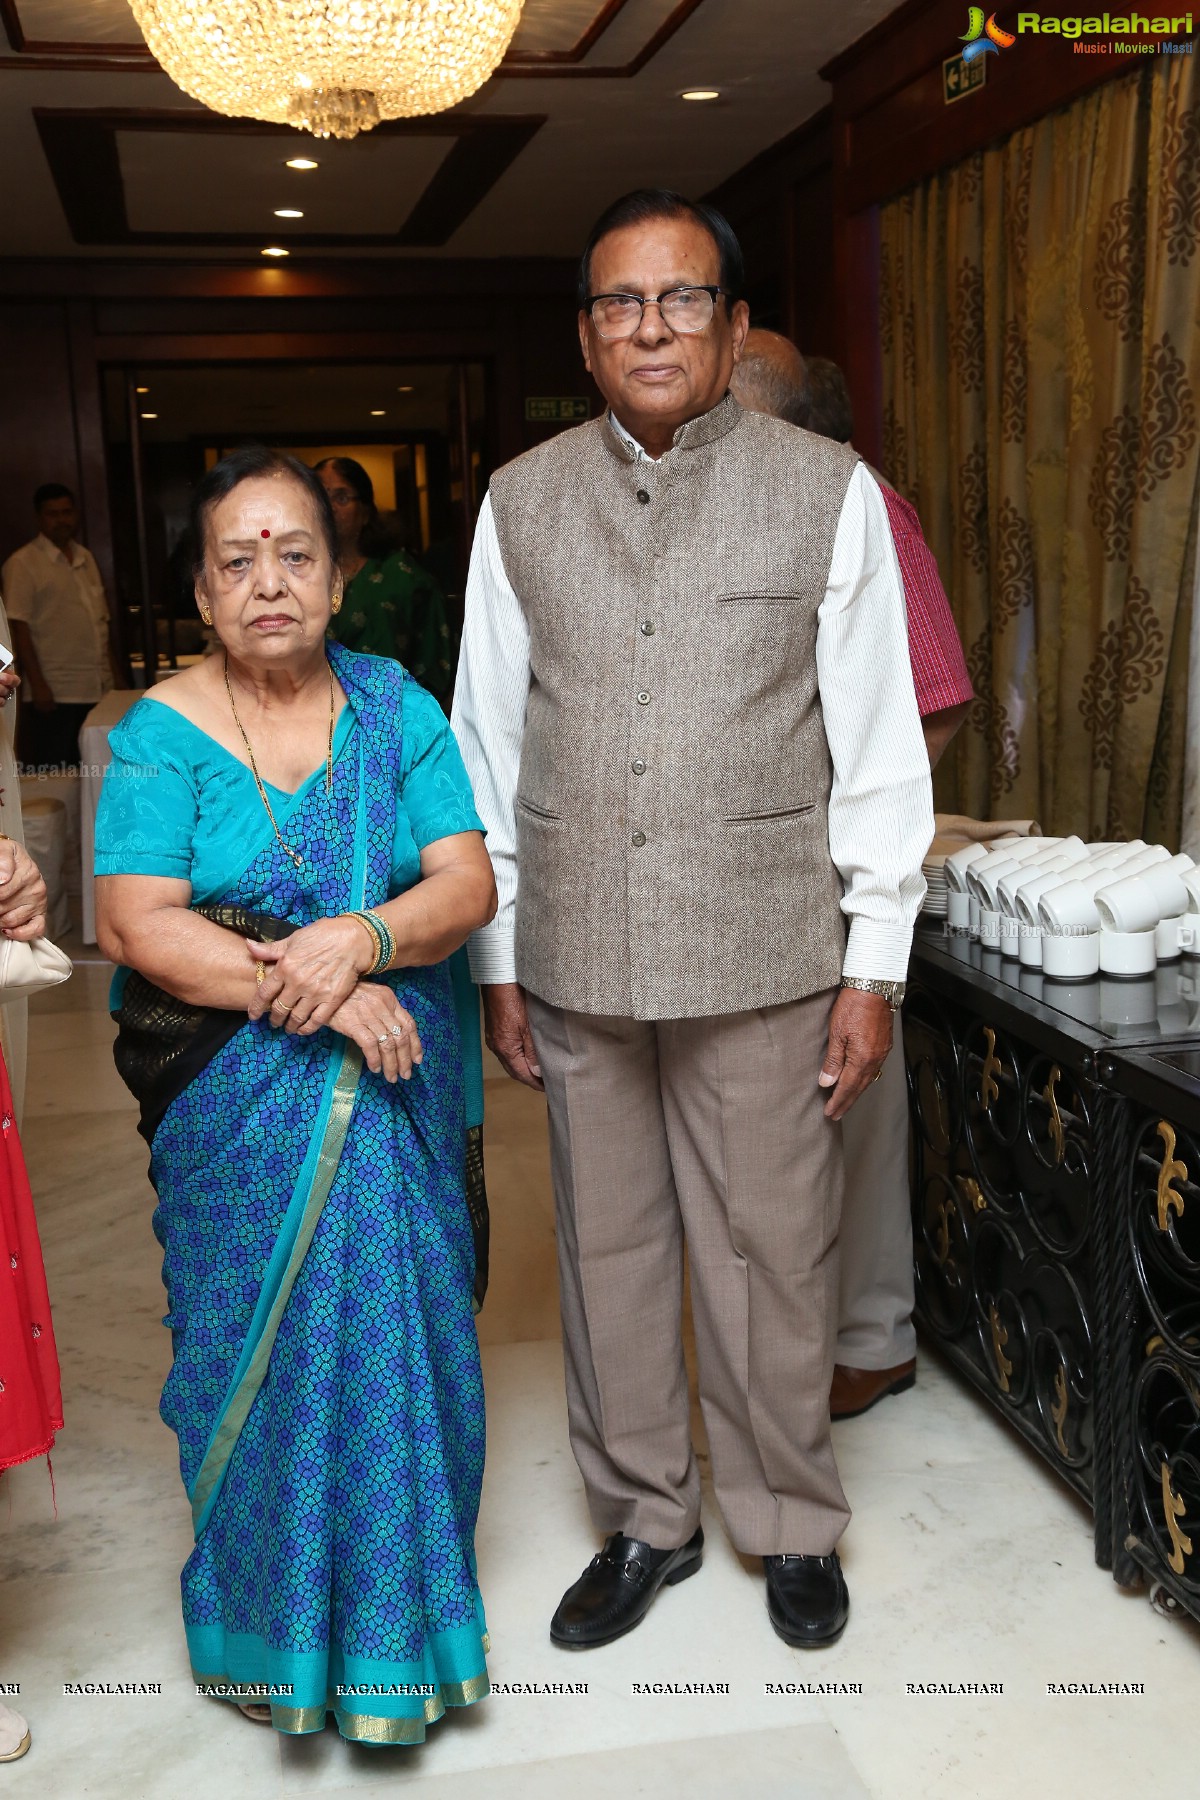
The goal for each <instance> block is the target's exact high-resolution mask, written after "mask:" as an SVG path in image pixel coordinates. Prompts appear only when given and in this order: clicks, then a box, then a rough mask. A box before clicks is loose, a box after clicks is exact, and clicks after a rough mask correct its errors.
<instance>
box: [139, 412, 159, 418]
mask: <svg viewBox="0 0 1200 1800" xmlns="http://www.w3.org/2000/svg"><path fill="white" fill-rule="evenodd" d="M142 417H143V419H157V417H158V414H157V413H143V414H142Z"/></svg>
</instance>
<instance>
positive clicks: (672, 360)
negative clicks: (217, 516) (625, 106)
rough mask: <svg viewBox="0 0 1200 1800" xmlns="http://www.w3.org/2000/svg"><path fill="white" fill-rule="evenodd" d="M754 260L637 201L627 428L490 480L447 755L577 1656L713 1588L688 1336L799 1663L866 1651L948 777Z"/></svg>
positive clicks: (593, 278)
mask: <svg viewBox="0 0 1200 1800" xmlns="http://www.w3.org/2000/svg"><path fill="white" fill-rule="evenodd" d="M741 283H742V262H741V252H740V250H739V248H738V244H737V240H736V238H735V237H734V235H733V233H732V231H731V230H730V228H729V226H728V224H727V223H726V221H725V220H724V219H723V218H722V217H721V216H720V214H718V213H716V212H714V211H713V210H712V209H711V208H708V207H705V206H698V205H693V204H692V203H690V202H688V201H686V200H684V199H683V198H682V197H681V196H679V195H678V194H671V193H667V192H665V191H661V190H642V191H639V192H637V193H634V194H630V195H626V196H625V197H624V198H623V199H622V200H619V201H617V202H616V203H615V204H614V205H613V206H612V207H610V208H609V209H608V211H607V212H606V213H605V214H604V215H603V216H602V218H601V219H600V220H599V221H598V222H597V224H596V226H595V227H594V229H593V231H592V234H591V238H590V240H589V242H588V245H587V248H586V250H585V252H584V256H583V259H582V264H581V271H580V289H579V333H580V342H581V345H582V348H583V356H584V361H585V363H586V365H587V367H588V369H589V370H590V371H591V373H592V375H593V377H594V379H595V381H596V384H597V386H598V387H599V389H600V391H601V393H602V394H603V396H604V398H605V400H606V401H607V403H608V406H607V411H606V413H605V416H604V417H603V418H602V419H599V420H595V421H592V422H589V423H588V424H586V425H582V426H579V427H578V428H576V429H574V430H571V431H566V432H563V433H562V434H561V435H560V436H558V437H556V438H554V439H552V440H551V441H550V442H549V443H547V444H543V445H541V446H539V447H538V448H537V449H535V450H532V451H530V452H529V453H528V454H526V455H525V456H522V457H518V459H517V460H516V461H515V462H513V463H510V464H509V465H508V466H507V467H506V468H504V469H501V470H500V471H498V473H497V474H496V475H495V476H494V477H493V479H492V484H491V491H490V494H489V497H488V500H487V501H486V502H485V504H484V507H483V509H482V511H481V514H480V519H479V526H478V531H477V534H476V539H475V546H474V551H473V555H472V562H471V573H470V579H469V582H468V587H467V606H466V623H465V631H464V637H463V650H462V660H461V663H460V667H459V678H458V687H457V691H456V694H455V702H454V714H453V722H454V726H455V729H456V731H457V734H458V738H459V742H460V744H461V746H462V751H463V755H464V757H465V759H466V763H467V768H468V770H469V772H470V774H471V777H472V781H473V784H474V789H475V797H476V803H477V805H478V807H479V810H480V813H481V815H482V817H483V819H484V821H485V823H486V824H487V826H488V829H489V834H490V836H489V847H490V849H491V852H492V857H493V861H494V864H495V868H496V876H497V883H498V887H499V893H500V908H499V911H498V913H497V916H496V919H495V920H494V922H493V923H492V925H490V926H488V927H487V928H485V929H484V930H483V931H481V932H479V933H478V934H477V935H476V937H475V938H474V939H473V940H472V942H471V945H470V955H471V961H472V967H473V970H474V973H475V976H476V979H477V980H478V981H479V982H480V983H481V984H483V989H484V1011H485V1018H486V1024H487V1037H488V1042H489V1044H490V1046H491V1047H492V1049H493V1050H494V1051H495V1053H496V1055H497V1056H498V1057H499V1058H500V1060H501V1062H502V1063H503V1064H504V1066H505V1067H506V1068H507V1070H508V1072H509V1073H510V1074H511V1075H513V1076H514V1077H515V1078H516V1079H517V1080H519V1081H524V1082H526V1083H527V1084H528V1085H530V1086H532V1087H539V1088H540V1087H542V1086H544V1088H545V1092H546V1099H547V1103H548V1110H549V1119H550V1143H551V1162H552V1169H553V1177H554V1188H555V1201H556V1207H557V1219H558V1250H559V1277H560V1286H561V1296H562V1314H563V1334H564V1344H565V1358H566V1378H567V1399H568V1410H569V1417H570V1430H571V1443H572V1448H573V1449H574V1452H575V1456H576V1460H577V1462H578V1464H579V1468H580V1472H581V1474H582V1476H583V1481H584V1485H585V1488H586V1490H587V1497H588V1501H589V1505H590V1507H591V1512H592V1517H593V1520H594V1522H595V1524H596V1526H597V1528H598V1530H599V1531H600V1532H602V1533H604V1534H606V1541H605V1543H604V1547H603V1549H602V1550H601V1551H600V1553H599V1554H598V1555H597V1556H596V1557H594V1558H593V1560H592V1562H591V1563H590V1564H589V1565H588V1567H587V1568H586V1569H585V1570H584V1572H583V1575H582V1576H581V1577H580V1579H579V1580H578V1581H576V1582H575V1583H574V1584H573V1585H572V1586H571V1587H570V1588H569V1589H568V1590H567V1592H566V1594H565V1595H564V1596H563V1599H562V1601H561V1603H560V1605H559V1607H558V1610H557V1611H556V1612H555V1614H554V1617H553V1620H552V1622H551V1627H550V1633H551V1637H552V1638H553V1640H554V1641H555V1642H556V1643H558V1644H560V1645H562V1646H563V1647H565V1648H569V1649H586V1648H591V1647H593V1646H596V1645H599V1644H604V1643H608V1642H610V1641H611V1640H612V1639H614V1638H616V1637H619V1636H621V1635H622V1633H624V1632H626V1631H629V1630H631V1629H633V1627H634V1626H636V1625H637V1624H638V1623H639V1622H640V1621H641V1619H642V1618H643V1617H644V1616H645V1613H646V1611H647V1610H648V1608H649V1606H650V1604H651V1602H652V1601H653V1599H654V1597H655V1595H656V1594H657V1593H658V1592H659V1590H660V1589H661V1588H662V1587H663V1586H664V1585H673V1584H674V1583H676V1582H679V1581H682V1580H684V1579H686V1578H687V1577H688V1576H689V1575H692V1574H694V1573H695V1572H696V1571H697V1570H698V1569H699V1567H700V1561H701V1555H702V1548H703V1534H702V1532H701V1528H700V1482H699V1475H698V1472H697V1466H696V1458H695V1454H694V1451H693V1446H692V1441H691V1435H690V1430H689V1423H688V1389H687V1376H686V1371H685V1366H684V1356H683V1345H682V1332H681V1314H682V1289H683V1251H684V1245H685V1243H686V1246H687V1252H688V1262H689V1269H690V1275H691V1296H692V1311H693V1318H694V1323H695V1331H696V1349H697V1359H698V1364H699V1381H700V1398H701V1405H702V1408H703V1413H704V1420H705V1426H706V1429H707V1434H708V1441H709V1449H710V1453H711V1458H712V1469H713V1480H714V1485H715V1488H716V1495H717V1499H718V1501H719V1504H720V1507H721V1511H722V1513H723V1515H724V1519H725V1524H726V1527H727V1529H728V1531H729V1534H730V1536H731V1538H732V1539H733V1542H734V1544H735V1546H736V1548H737V1549H738V1550H739V1551H741V1552H742V1553H743V1554H746V1555H752V1556H761V1557H762V1558H763V1561H764V1564H765V1567H766V1582H767V1603H768V1609H769V1613H770V1618H771V1622H772V1624H773V1625H774V1627H775V1629H776V1631H777V1632H778V1633H779V1635H780V1636H781V1637H783V1638H784V1639H785V1640H786V1641H787V1642H788V1643H790V1644H798V1645H804V1646H814V1645H820V1644H827V1643H832V1642H833V1641H834V1640H835V1639H836V1638H837V1637H838V1636H840V1634H841V1632H842V1630H843V1628H844V1626H845V1623H846V1619H847V1615H848V1611H849V1599H848V1595H847V1592H846V1585H845V1581H844V1579H843V1576H842V1571H841V1566H840V1563H839V1561H838V1556H837V1548H836V1546H837V1543H838V1540H839V1538H840V1537H841V1535H842V1532H843V1531H844V1529H845V1526H846V1523H847V1520H848V1518H849V1508H848V1507H847V1504H846V1499H845V1496H844V1494H843V1492H842V1487H841V1483H840V1481H839V1479H838V1472H837V1467H836V1464H835V1462H834V1457H833V1449H832V1444H831V1439H830V1423H829V1384H830V1376H831V1372H832V1366H833V1345H834V1330H835V1326H836V1304H837V1233H838V1219H839V1213H840V1210H841V1199H842V1169H841V1141H840V1129H839V1123H838V1122H839V1120H840V1119H841V1118H842V1117H843V1116H844V1115H845V1113H846V1112H847V1110H848V1109H849V1107H850V1106H852V1105H853V1103H854V1101H855V1100H856V1099H857V1098H858V1096H859V1095H860V1094H861V1093H862V1092H863V1090H864V1088H865V1087H866V1085H867V1084H868V1083H869V1082H870V1081H872V1080H874V1079H875V1077H876V1076H877V1074H878V1072H879V1070H880V1068H881V1067H882V1064H883V1060H884V1058H885V1057H886V1055H887V1052H888V1049H889V1047H890V1044H891V1037H892V1012H893V1011H894V1009H895V1007H896V1005H897V1004H898V1003H899V999H900V997H901V994H902V983H903V979H904V974H905V969H906V967H907V962H908V953H909V946H910V940H911V935H912V925H913V920H914V918H915V915H916V912H917V909H918V907H919V905H920V901H921V897H922V894H923V884H922V880H921V873H920V866H921V859H922V857H923V855H924V852H925V850H926V847H927V846H928V844H929V840H930V837H931V836H932V832H933V814H932V799H931V790H930V781H929V764H928V760H927V758H926V756H925V749H924V744H923V741H922V737H921V727H920V722H919V719H918V716H917V707H916V701H915V698H914V695H913V687H912V681H911V679H910V677H909V673H908V652H907V640H906V633H905V616H904V598H903V593H902V589H901V584H900V575H899V571H898V568H897V565H896V559H895V554H894V551H893V549H892V544H891V537H890V534H889V531H888V523H887V515H886V512H885V510H884V506H883V502H882V500H881V498H880V495H879V491H878V489H877V487H876V486H875V483H874V482H873V481H872V480H871V478H870V476H869V475H868V474H867V473H866V471H865V469H864V468H863V466H862V464H861V462H860V460H859V458H858V457H857V456H856V455H855V454H854V452H853V451H851V450H849V449H847V448H845V447H843V446H840V445H835V444H833V443H830V442H829V441H827V440H824V439H818V438H815V437H812V436H811V435H809V434H808V433H805V432H801V431H796V430H795V429H793V428H792V427H791V426H788V425H785V424H783V423H781V422H780V421H778V420H775V419H771V418H768V417H766V416H764V415H761V414H756V413H748V412H744V411H743V410H742V409H741V407H740V406H739V405H738V404H737V402H736V401H735V400H734V399H733V398H732V397H731V395H730V394H729V392H728V388H729V380H730V375H731V373H732V370H733V366H734V363H735V362H736V360H737V358H738V356H739V355H740V352H741V346H742V343H743V341H744V338H745V334H746V329H747V324H748V318H747V310H746V306H745V303H744V302H743V301H742V300H741V298H740V288H741Z"/></svg>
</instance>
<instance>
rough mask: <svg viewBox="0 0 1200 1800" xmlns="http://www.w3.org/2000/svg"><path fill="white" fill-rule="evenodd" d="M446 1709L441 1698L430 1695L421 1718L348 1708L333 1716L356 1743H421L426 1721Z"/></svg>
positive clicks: (431, 1720)
mask: <svg viewBox="0 0 1200 1800" xmlns="http://www.w3.org/2000/svg"><path fill="white" fill-rule="evenodd" d="M433 1708H436V1711H434V1710H431V1709H433ZM445 1710H446V1709H445V1707H444V1706H443V1705H442V1704H441V1702H440V1701H438V1700H433V1699H430V1700H426V1702H425V1715H424V1717H423V1718H420V1719H381V1718H378V1717H377V1716H376V1715H375V1714H374V1713H345V1712H335V1714H334V1717H335V1718H336V1720H337V1728H338V1730H339V1731H340V1732H341V1734H342V1736H343V1737H344V1738H349V1739H350V1740H351V1742H352V1743H355V1744H422V1743H424V1741H425V1727H426V1725H432V1724H434V1723H435V1722H436V1721H437V1720H438V1719H440V1718H441V1717H442V1714H443V1713H444V1712H445Z"/></svg>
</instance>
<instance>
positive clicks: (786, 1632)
mask: <svg viewBox="0 0 1200 1800" xmlns="http://www.w3.org/2000/svg"><path fill="white" fill-rule="evenodd" d="M763 1568H764V1569H765V1570H766V1572H767V1611H768V1613H769V1614H770V1616H771V1623H772V1625H773V1626H774V1627H775V1630H776V1631H777V1632H778V1634H779V1636H780V1637H781V1638H782V1639H783V1641H784V1643H785V1644H795V1645H796V1647H797V1648H798V1649H800V1650H819V1649H821V1648H823V1647H824V1645H826V1644H836V1643H837V1640H838V1639H839V1638H840V1637H841V1635H842V1633H843V1631H845V1629H846V1620H847V1619H848V1618H849V1617H850V1595H849V1593H848V1591H847V1588H846V1579H845V1576H844V1575H843V1574H842V1565H841V1563H840V1562H839V1561H838V1553H837V1551H836V1550H835V1551H834V1553H833V1555H832V1556H764V1557H763Z"/></svg>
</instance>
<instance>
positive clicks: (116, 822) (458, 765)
mask: <svg viewBox="0 0 1200 1800" xmlns="http://www.w3.org/2000/svg"><path fill="white" fill-rule="evenodd" d="M401 708H402V710H401V720H400V723H401V757H400V768H399V771H398V779H397V794H396V828H395V835H394V837H393V840H392V878H391V883H390V887H389V894H388V898H389V899H394V898H395V897H396V895H397V894H403V893H406V892H407V891H408V889H409V888H411V887H413V886H415V884H416V883H417V882H418V881H419V880H420V876H421V851H422V850H423V849H424V848H425V846H426V845H427V844H432V843H436V841H437V840H438V839H439V838H444V837H451V836H453V835H454V834H455V833H456V832H460V831H480V832H481V831H482V830H483V824H482V822H481V820H480V818H479V815H478V813H477V812H476V811H475V802H474V798H473V796H472V793H471V784H470V782H469V781H468V779H467V772H466V770H465V769H464V767H463V763H462V757H461V756H460V755H459V750H458V745H457V744H456V743H455V741H454V736H453V734H452V732H451V730H450V726H449V724H448V723H447V721H446V715H445V713H443V711H442V709H441V707H440V706H439V705H438V703H437V701H436V700H435V699H434V698H433V696H432V695H431V694H428V693H426V691H425V689H424V688H423V687H421V686H419V685H418V683H417V682H415V681H406V682H405V684H404V690H403V700H402V703H401ZM358 729H359V727H358V721H357V719H356V717H355V714H354V711H353V708H352V707H350V706H345V707H343V709H342V713H341V716H340V718H339V719H338V722H337V725H336V727H335V729H334V736H333V754H334V758H335V760H337V759H339V758H340V757H342V756H344V755H345V754H346V753H347V748H348V746H353V743H354V738H355V735H356V733H357V731H358ZM108 741H109V747H110V749H111V751H112V761H111V763H110V765H109V768H108V772H107V773H106V775H105V777H104V786H103V788H102V790H101V794H100V806H99V810H98V812H97V814H96V861H95V872H96V874H97V875H160V876H170V877H173V878H175V879H176V880H181V881H187V882H190V884H191V889H192V900H193V902H194V903H200V902H202V901H206V900H214V899H216V898H218V896H219V895H220V894H221V893H222V892H223V891H224V889H225V887H226V885H227V882H228V878H229V872H230V870H231V869H238V868H240V867H244V866H245V865H246V864H247V863H249V862H250V861H251V860H252V858H253V857H254V856H255V855H256V853H257V852H258V850H259V849H260V848H261V846H262V843H263V827H264V821H265V809H264V807H263V803H262V800H261V798H260V797H259V793H258V789H257V788H256V787H255V785H254V777H253V775H252V774H251V773H250V770H249V768H248V767H247V766H246V764H245V763H243V762H240V761H239V760H238V758H237V757H236V756H233V755H232V754H231V753H230V752H229V751H228V750H226V749H224V748H223V746H222V745H220V744H218V743H217V741H216V739H215V738H211V737H209V735H208V733H207V732H206V731H202V730H201V728H200V727H199V726H198V725H193V724H192V722H191V720H190V719H185V718H184V717H183V715H182V713H178V712H176V711H175V708H174V707H172V706H165V705H163V703H162V702H161V701H159V700H153V699H150V698H143V699H141V700H139V701H138V702H137V704H136V705H135V706H134V707H132V708H131V709H130V711H129V712H127V713H126V715H125V717H124V718H123V719H122V720H121V722H120V724H119V725H117V726H116V727H115V728H114V730H113V731H112V732H111V733H110V734H109V740H108ZM351 753H353V751H351ZM324 779H325V767H324V764H322V765H321V767H320V768H319V769H315V770H314V771H313V773H312V774H311V775H310V776H309V777H308V780H307V781H305V782H304V784H303V785H302V786H301V787H300V788H298V789H297V790H296V792H295V793H294V794H289V793H287V792H286V791H285V790H284V789H283V788H277V787H274V786H272V784H271V783H270V782H265V783H264V784H263V785H264V786H265V787H266V789H267V792H268V794H269V795H270V797H271V807H272V810H273V812H274V814H275V817H276V819H277V820H278V821H279V829H280V831H281V832H282V833H283V835H284V837H286V836H287V820H288V818H289V816H290V814H291V812H292V810H293V809H294V808H295V807H296V805H297V804H298V803H299V801H300V800H301V799H302V797H303V796H304V795H305V794H307V792H308V790H309V789H310V788H311V786H312V784H313V783H314V782H316V781H323V780H324ZM267 824H268V829H269V822H267ZM451 973H452V974H453V976H454V997H455V1002H456V1005H457V1007H458V1012H459V1023H460V1026H461V1028H462V1037H463V1059H464V1065H465V1069H466V1076H467V1123H468V1124H469V1125H474V1124H479V1123H480V1122H481V1120H482V1118H483V1068H482V1056H481V1052H480V1050H479V1001H478V996H477V994H476V991H475V988H474V987H473V985H472V983H471V979H470V975H469V972H468V971H467V968H466V955H465V953H464V952H462V951H459V952H458V953H457V954H456V955H455V956H454V957H452V958H451Z"/></svg>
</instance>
